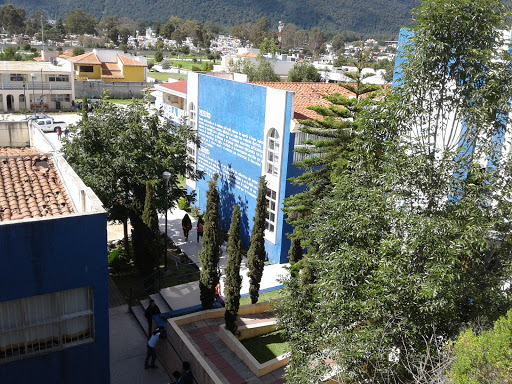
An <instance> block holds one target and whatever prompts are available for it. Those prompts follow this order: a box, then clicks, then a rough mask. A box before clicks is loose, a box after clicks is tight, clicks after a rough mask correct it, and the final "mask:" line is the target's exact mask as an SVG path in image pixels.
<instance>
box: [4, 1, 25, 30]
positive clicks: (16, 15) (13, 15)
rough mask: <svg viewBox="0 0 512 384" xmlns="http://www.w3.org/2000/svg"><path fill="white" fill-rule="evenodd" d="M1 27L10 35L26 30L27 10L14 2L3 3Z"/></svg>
mask: <svg viewBox="0 0 512 384" xmlns="http://www.w3.org/2000/svg"><path fill="white" fill-rule="evenodd" d="M0 27H2V28H4V29H5V30H6V31H7V33H8V34H9V35H14V34H18V33H22V32H23V31H24V30H25V10H24V9H23V8H16V7H15V6H14V5H12V4H6V5H3V6H2V8H0Z"/></svg>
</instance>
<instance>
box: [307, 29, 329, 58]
mask: <svg viewBox="0 0 512 384" xmlns="http://www.w3.org/2000/svg"><path fill="white" fill-rule="evenodd" d="M324 43H325V36H324V33H323V32H322V30H321V29H320V28H318V27H314V28H313V29H312V30H311V32H310V33H309V42H308V48H309V49H310V50H311V51H313V53H314V54H315V56H318V54H319V53H320V48H321V47H322V45H323V44H324Z"/></svg>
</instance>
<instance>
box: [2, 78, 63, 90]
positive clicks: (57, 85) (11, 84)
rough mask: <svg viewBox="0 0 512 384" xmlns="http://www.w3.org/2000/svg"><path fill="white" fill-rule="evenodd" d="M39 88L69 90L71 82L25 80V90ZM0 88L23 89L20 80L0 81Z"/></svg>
mask: <svg viewBox="0 0 512 384" xmlns="http://www.w3.org/2000/svg"><path fill="white" fill-rule="evenodd" d="M41 89H43V90H45V91H70V90H71V83H69V82H60V81H56V82H51V83H48V82H45V83H42V84H41V82H40V81H37V80H34V82H32V81H27V82H26V83H25V90H27V91H32V90H34V91H40V90H41ZM0 90H13V91H22V90H23V82H22V81H6V82H1V83H0Z"/></svg>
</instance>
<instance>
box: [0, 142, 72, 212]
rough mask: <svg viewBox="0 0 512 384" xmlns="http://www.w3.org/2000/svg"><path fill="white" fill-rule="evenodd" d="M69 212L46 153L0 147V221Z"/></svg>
mask: <svg viewBox="0 0 512 384" xmlns="http://www.w3.org/2000/svg"><path fill="white" fill-rule="evenodd" d="M73 212H74V210H73V205H72V203H71V200H70V199H69V197H68V195H67V193H66V189H65V187H64V185H63V184H62V182H61V180H60V177H59V174H58V172H57V169H56V168H55V165H54V163H53V159H52V156H51V155H50V154H47V153H41V152H40V151H37V150H36V149H32V148H11V147H7V148H0V222H3V221H10V220H19V219H30V218H37V217H48V216H60V215H66V214H71V213H73Z"/></svg>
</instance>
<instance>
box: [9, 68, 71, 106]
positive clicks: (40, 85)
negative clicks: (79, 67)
mask: <svg viewBox="0 0 512 384" xmlns="http://www.w3.org/2000/svg"><path fill="white" fill-rule="evenodd" d="M74 98H75V88H74V83H73V74H72V69H71V65H70V64H69V63H55V62H54V63H50V62H30V61H0V113H3V112H17V111H20V110H26V111H30V112H34V111H38V112H39V111H48V110H51V111H55V110H60V109H63V110H69V108H71V101H72V100H73V99H74Z"/></svg>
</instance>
